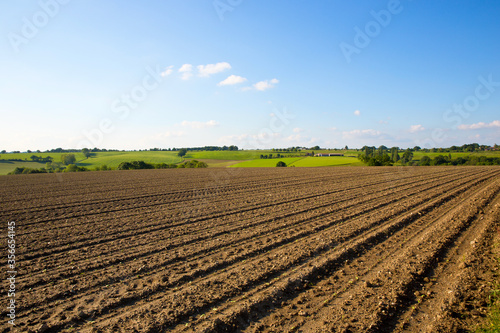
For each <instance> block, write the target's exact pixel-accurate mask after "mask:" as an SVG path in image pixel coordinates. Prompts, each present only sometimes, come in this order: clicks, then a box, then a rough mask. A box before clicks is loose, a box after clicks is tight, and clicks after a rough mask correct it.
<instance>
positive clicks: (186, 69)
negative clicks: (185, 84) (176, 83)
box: [179, 64, 193, 80]
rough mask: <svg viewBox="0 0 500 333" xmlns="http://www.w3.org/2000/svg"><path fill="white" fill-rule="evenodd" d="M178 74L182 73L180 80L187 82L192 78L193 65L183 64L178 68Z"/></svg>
mask: <svg viewBox="0 0 500 333" xmlns="http://www.w3.org/2000/svg"><path fill="white" fill-rule="evenodd" d="M179 73H182V75H181V79H183V80H189V78H190V77H191V76H193V65H191V64H184V65H182V66H181V68H179Z"/></svg>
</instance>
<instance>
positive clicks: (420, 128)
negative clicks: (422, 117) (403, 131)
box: [410, 125, 425, 133]
mask: <svg viewBox="0 0 500 333" xmlns="http://www.w3.org/2000/svg"><path fill="white" fill-rule="evenodd" d="M423 130H425V128H424V126H422V125H411V126H410V133H416V132H420V131H423Z"/></svg>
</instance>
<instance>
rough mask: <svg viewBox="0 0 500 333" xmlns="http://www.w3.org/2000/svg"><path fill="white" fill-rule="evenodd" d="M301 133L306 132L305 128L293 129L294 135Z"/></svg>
mask: <svg viewBox="0 0 500 333" xmlns="http://www.w3.org/2000/svg"><path fill="white" fill-rule="evenodd" d="M300 132H304V129H303V128H300V127H295V128H294V129H293V133H300Z"/></svg>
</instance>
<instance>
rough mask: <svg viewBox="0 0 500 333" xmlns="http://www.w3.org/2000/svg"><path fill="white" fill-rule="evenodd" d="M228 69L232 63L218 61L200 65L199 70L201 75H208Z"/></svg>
mask: <svg viewBox="0 0 500 333" xmlns="http://www.w3.org/2000/svg"><path fill="white" fill-rule="evenodd" d="M226 69H231V65H230V64H229V63H227V62H218V63H216V64H208V65H199V66H198V72H199V74H200V76H203V77H208V76H210V75H212V74H217V73H220V72H223V71H225V70H226Z"/></svg>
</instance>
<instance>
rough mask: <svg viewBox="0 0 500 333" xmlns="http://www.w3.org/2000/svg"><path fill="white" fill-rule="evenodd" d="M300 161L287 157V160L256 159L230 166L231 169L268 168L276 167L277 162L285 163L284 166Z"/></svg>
mask: <svg viewBox="0 0 500 333" xmlns="http://www.w3.org/2000/svg"><path fill="white" fill-rule="evenodd" d="M300 159H302V157H288V158H271V159H258V160H251V161H245V162H241V163H238V164H235V165H232V166H231V167H232V168H270V167H276V163H278V162H279V161H282V162H285V163H286V165H290V164H292V163H293V162H295V161H298V160H300Z"/></svg>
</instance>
